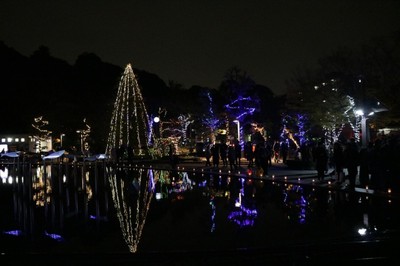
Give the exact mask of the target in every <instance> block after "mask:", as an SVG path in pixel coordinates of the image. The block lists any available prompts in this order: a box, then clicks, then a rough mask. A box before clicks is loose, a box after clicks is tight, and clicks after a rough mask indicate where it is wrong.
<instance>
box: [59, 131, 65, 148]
mask: <svg viewBox="0 0 400 266" xmlns="http://www.w3.org/2000/svg"><path fill="white" fill-rule="evenodd" d="M64 136H65V134H64V133H61V135H60V147H61V148H62V147H63V137H64Z"/></svg>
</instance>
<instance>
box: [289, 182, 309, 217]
mask: <svg viewBox="0 0 400 266" xmlns="http://www.w3.org/2000/svg"><path fill="white" fill-rule="evenodd" d="M283 194H284V198H283V202H284V203H285V204H286V205H287V206H289V207H290V206H295V207H296V209H298V213H296V214H297V218H298V222H299V223H300V224H304V223H305V222H306V212H307V210H306V208H307V205H308V203H307V200H306V199H305V198H304V196H303V188H302V187H301V186H298V185H290V186H289V187H288V188H287V189H286V190H284V192H283Z"/></svg>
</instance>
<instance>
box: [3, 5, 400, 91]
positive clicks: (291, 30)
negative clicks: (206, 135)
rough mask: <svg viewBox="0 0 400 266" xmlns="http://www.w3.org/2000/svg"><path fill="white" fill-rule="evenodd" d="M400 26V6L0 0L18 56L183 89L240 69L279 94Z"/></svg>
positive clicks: (7, 38) (6, 37)
mask: <svg viewBox="0 0 400 266" xmlns="http://www.w3.org/2000/svg"><path fill="white" fill-rule="evenodd" d="M399 25H400V1H398V0H335V1H332V0H304V1H301V0H286V1H285V0H279V1H278V0H275V1H268V0H260V1H252V0H243V1H239V0H238V1H234V0H230V1H228V0H187V1H183V0H181V1H177V0H165V1H161V0H160V1H157V0H147V1H146V0H142V1H139V0H129V1H128V0H126V1H122V0H80V1H73V0H46V1H44V0H40V1H39V0H36V1H28V0H25V1H21V0H1V1H0V40H2V41H4V42H5V44H6V45H8V46H10V47H13V48H15V49H16V50H17V51H19V52H20V53H22V54H24V55H27V56H29V55H31V54H32V52H33V51H35V50H36V49H37V48H38V47H39V46H40V45H45V46H47V47H49V49H50V53H51V55H52V56H54V57H57V58H61V59H64V60H67V61H68V62H69V63H71V64H73V63H74V61H75V59H76V58H77V56H78V55H80V54H82V53H83V52H91V53H95V54H97V55H98V56H99V57H100V58H101V59H102V60H103V61H105V62H109V63H112V64H116V65H119V66H121V67H125V66H126V64H128V63H131V64H132V66H133V67H134V68H138V69H142V70H146V71H148V72H151V73H154V74H157V75H158V76H159V77H160V78H162V79H163V80H164V81H165V82H168V81H169V80H173V81H176V82H179V83H181V84H183V85H184V86H185V87H187V88H188V87H190V86H192V85H200V86H207V87H211V88H216V87H218V85H219V84H220V82H221V81H222V80H223V76H224V74H225V73H226V71H227V70H228V69H229V68H231V67H232V66H238V67H239V68H240V69H242V70H244V71H246V72H247V73H248V74H249V75H250V76H251V77H252V78H253V79H254V80H255V81H256V83H258V84H262V85H265V86H268V87H270V88H271V89H272V90H273V91H274V92H275V93H276V94H278V95H279V94H283V93H285V79H289V78H291V77H292V73H293V71H294V70H295V69H296V68H297V67H301V68H303V67H313V66H314V65H315V64H316V63H317V60H318V58H321V57H323V56H325V55H328V54H330V52H331V51H332V50H333V49H336V48H337V47H339V46H347V47H350V48H353V47H357V46H358V45H359V44H362V43H366V42H367V41H368V40H370V38H371V37H374V36H379V35H386V34H388V33H392V32H393V31H395V30H397V29H399Z"/></svg>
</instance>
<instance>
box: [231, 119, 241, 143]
mask: <svg viewBox="0 0 400 266" xmlns="http://www.w3.org/2000/svg"><path fill="white" fill-rule="evenodd" d="M233 123H235V124H236V125H237V139H238V141H239V142H240V121H239V120H233Z"/></svg>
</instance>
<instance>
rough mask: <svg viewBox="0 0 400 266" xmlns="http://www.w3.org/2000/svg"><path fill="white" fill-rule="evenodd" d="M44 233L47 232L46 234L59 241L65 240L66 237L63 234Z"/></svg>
mask: <svg viewBox="0 0 400 266" xmlns="http://www.w3.org/2000/svg"><path fill="white" fill-rule="evenodd" d="M44 234H45V235H46V236H48V237H50V238H52V239H54V240H56V241H58V242H62V241H64V238H63V237H62V236H60V235H57V234H49V233H47V232H44Z"/></svg>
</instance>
